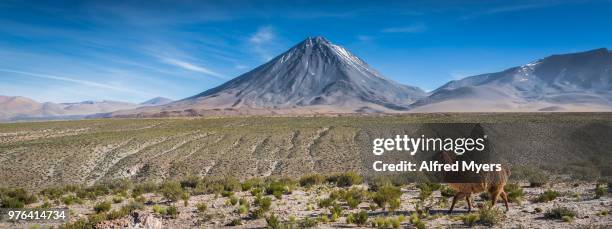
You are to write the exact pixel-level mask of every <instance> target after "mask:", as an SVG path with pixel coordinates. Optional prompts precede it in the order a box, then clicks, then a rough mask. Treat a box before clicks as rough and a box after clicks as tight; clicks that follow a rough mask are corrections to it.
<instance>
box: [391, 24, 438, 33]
mask: <svg viewBox="0 0 612 229" xmlns="http://www.w3.org/2000/svg"><path fill="white" fill-rule="evenodd" d="M425 30H427V26H426V25H425V24H413V25H408V26H401V27H390V28H385V29H383V30H382V32H383V33H421V32H424V31H425Z"/></svg>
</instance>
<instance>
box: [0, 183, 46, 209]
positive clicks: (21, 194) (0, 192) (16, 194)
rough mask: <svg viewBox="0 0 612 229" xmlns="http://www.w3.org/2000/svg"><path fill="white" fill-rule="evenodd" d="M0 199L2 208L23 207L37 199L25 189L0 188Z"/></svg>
mask: <svg viewBox="0 0 612 229" xmlns="http://www.w3.org/2000/svg"><path fill="white" fill-rule="evenodd" d="M0 199H2V207H4V208H23V207H24V206H25V205H28V204H32V203H34V202H36V201H37V200H38V198H36V196H35V195H33V194H30V193H28V191H26V190H25V189H22V188H17V189H7V188H2V189H0Z"/></svg>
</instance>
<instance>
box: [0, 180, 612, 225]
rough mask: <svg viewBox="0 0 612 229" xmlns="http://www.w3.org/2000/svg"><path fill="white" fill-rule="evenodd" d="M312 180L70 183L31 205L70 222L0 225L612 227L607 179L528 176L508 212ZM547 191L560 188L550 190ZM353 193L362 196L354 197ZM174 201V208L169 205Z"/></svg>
mask: <svg viewBox="0 0 612 229" xmlns="http://www.w3.org/2000/svg"><path fill="white" fill-rule="evenodd" d="M191 180H192V181H193V179H191ZM305 180H306V179H304V178H303V179H301V180H300V181H299V182H297V181H287V180H285V181H283V182H284V183H283V184H284V185H286V186H282V188H283V190H284V191H283V192H282V193H280V194H276V193H275V194H274V195H267V194H266V193H267V191H266V190H268V189H270V188H271V187H272V186H270V185H269V184H270V183H260V185H262V186H261V187H263V188H259V186H258V184H257V183H256V182H255V183H253V186H252V187H249V186H245V184H247V183H248V182H253V181H255V180H249V181H245V182H244V183H242V185H240V184H239V183H238V184H237V185H238V187H237V188H236V190H235V191H234V190H232V189H227V190H226V191H219V192H216V193H211V194H206V193H200V191H197V190H198V188H195V189H193V188H190V187H188V186H189V182H187V181H183V182H181V185H179V184H178V183H176V185H177V186H176V189H177V190H185V191H184V192H187V193H190V194H189V195H188V196H187V197H186V198H180V199H178V200H169V198H171V197H172V196H173V194H172V193H173V192H172V191H169V190H165V189H164V188H161V187H166V186H167V187H170V186H171V185H168V183H166V184H162V185H161V187H160V188H159V190H157V191H136V190H140V189H141V188H142V187H147V186H150V185H142V184H141V185H138V184H137V185H135V186H131V187H133V188H132V189H130V188H126V189H125V190H123V189H122V188H117V189H114V190H111V192H115V194H111V195H104V194H103V195H101V196H98V197H95V198H83V199H81V198H79V197H77V196H80V195H81V194H77V196H75V195H74V194H70V193H71V192H70V191H66V194H64V197H63V198H62V197H58V199H57V200H56V201H53V200H52V199H51V200H49V197H44V198H39V199H45V201H38V202H35V203H32V204H30V205H28V206H31V207H35V206H41V205H45V206H51V207H59V208H68V209H70V214H71V216H70V217H71V219H70V221H69V222H68V223H65V224H62V223H25V222H2V223H0V227H2V228H28V227H30V228H31V227H32V226H42V227H41V228H46V227H50V226H59V227H60V228H82V227H84V228H87V225H91V226H95V227H96V228H125V227H144V228H226V227H227V228H265V227H270V228H282V227H283V226H285V227H287V226H293V227H297V228H308V227H314V228H466V227H476V228H489V227H493V228H584V227H588V228H606V227H608V226H609V225H610V224H612V216H610V214H609V211H610V210H612V199H611V198H610V197H609V195H610V194H607V192H608V189H606V188H605V186H600V187H599V188H598V189H596V184H594V183H585V182H580V181H577V182H572V181H570V180H568V179H565V178H561V177H557V178H555V179H553V180H551V181H550V183H549V184H545V185H543V186H541V187H530V186H529V185H530V183H528V182H519V183H516V184H518V185H515V187H514V188H512V189H507V190H508V192H509V193H511V195H513V196H514V197H512V198H511V200H512V201H511V203H510V205H509V207H510V210H509V211H507V212H506V211H504V208H503V206H502V204H501V203H500V204H498V205H497V206H495V207H493V210H486V209H488V207H487V204H488V201H487V200H486V199H483V198H486V197H484V196H482V195H480V196H478V195H476V196H475V197H474V199H475V204H476V206H477V207H476V208H475V209H473V212H472V213H468V212H467V209H466V203H465V201H463V200H462V201H460V202H459V203H458V205H457V207H456V208H455V211H454V212H453V213H450V214H449V213H448V212H447V210H448V206H449V204H450V201H451V199H452V198H451V197H449V196H448V194H447V193H448V191H447V190H448V189H447V188H446V186H444V185H442V186H441V187H440V186H438V185H434V184H429V185H423V184H403V185H397V186H396V185H391V184H387V186H383V187H381V188H379V190H378V191H372V190H370V191H368V188H371V187H368V185H365V184H360V182H359V181H357V180H355V181H354V182H355V183H351V184H348V185H349V186H347V185H346V184H345V185H342V186H340V185H338V183H326V182H325V181H323V182H322V183H317V182H315V183H316V184H310V183H308V182H304V181H305ZM260 182H261V180H260ZM292 182H297V183H292ZM351 182H353V181H351ZM225 184H226V185H227V184H231V182H226V183H225ZM513 184H514V183H513ZM351 185H352V186H351ZM434 186H437V187H438V188H437V190H436V189H435V188H434V189H431V190H433V191H431V190H429V191H427V190H428V189H427V188H424V187H434ZM126 187H127V186H126ZM139 187H140V188H139ZM181 187H183V188H181ZM390 187H391V188H390ZM226 188H227V186H226ZM384 188H390V189H395V190H397V192H398V193H397V198H398V200H399V204H398V205H397V206H393V207H391V206H390V205H384V204H383V206H386V207H385V208H382V207H380V205H379V204H378V203H380V202H379V201H378V202H377V201H375V200H376V198H377V197H376V196H377V195H378V194H379V193H380V192H382V191H381V190H382V189H384ZM65 190H68V189H65ZM72 190H74V188H72ZM597 190H599V191H597ZM601 191H603V192H604V193H603V194H602V193H601ZM41 193H44V192H41ZM77 193H79V191H77ZM134 193H137V194H134ZM346 193H350V194H346ZM359 193H361V194H359ZM546 193H556V194H555V195H554V197H551V196H550V195H546ZM598 193H599V194H598ZM42 195H44V194H41V196H42ZM360 195H363V196H361V197H359V196H360ZM386 195H394V194H389V193H387V194H386ZM542 196H546V197H547V198H548V199H546V198H544V199H543V198H542ZM346 198H349V199H350V198H357V199H358V200H357V201H353V203H354V204H349V202H347V200H345V199H346ZM392 198H395V197H392ZM47 200H48V201H47ZM264 202H268V203H267V204H266V203H264ZM102 204H107V207H100V206H102ZM94 206H96V207H94ZM171 208H172V209H173V210H169V209H171ZM126 209H128V210H126ZM260 209H264V210H260ZM260 211H261V213H259V212H260ZM555 212H561V213H559V214H560V215H561V216H558V218H557V216H556V215H555V214H553V213H555ZM360 213H361V216H360ZM100 217H102V218H100ZM470 219H472V220H470Z"/></svg>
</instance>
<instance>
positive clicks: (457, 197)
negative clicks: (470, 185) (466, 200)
mask: <svg viewBox="0 0 612 229" xmlns="http://www.w3.org/2000/svg"><path fill="white" fill-rule="evenodd" d="M461 196H462V193H460V192H458V193H457V194H455V196H453V203H451V207H450V209H448V214H450V213H452V212H453V208H454V207H455V204H456V203H457V200H459V198H461Z"/></svg>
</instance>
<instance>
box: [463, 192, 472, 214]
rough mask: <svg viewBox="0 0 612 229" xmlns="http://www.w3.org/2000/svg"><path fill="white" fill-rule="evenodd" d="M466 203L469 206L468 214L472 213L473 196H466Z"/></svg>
mask: <svg viewBox="0 0 612 229" xmlns="http://www.w3.org/2000/svg"><path fill="white" fill-rule="evenodd" d="M465 202H467V205H468V213H470V212H472V194H467V195H466V196H465Z"/></svg>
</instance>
